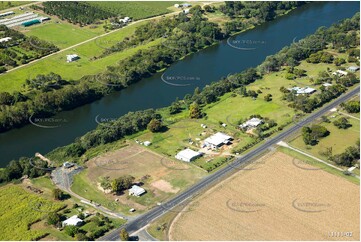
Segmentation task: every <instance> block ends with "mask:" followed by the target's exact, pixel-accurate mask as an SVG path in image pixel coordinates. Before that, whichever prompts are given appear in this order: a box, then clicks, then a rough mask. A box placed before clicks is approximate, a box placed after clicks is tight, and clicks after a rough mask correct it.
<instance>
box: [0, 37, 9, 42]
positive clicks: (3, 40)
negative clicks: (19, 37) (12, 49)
mask: <svg viewBox="0 0 361 242" xmlns="http://www.w3.org/2000/svg"><path fill="white" fill-rule="evenodd" d="M11 39H12V38H11V37H5V38H2V39H0V43H3V42H8V41H10V40H11Z"/></svg>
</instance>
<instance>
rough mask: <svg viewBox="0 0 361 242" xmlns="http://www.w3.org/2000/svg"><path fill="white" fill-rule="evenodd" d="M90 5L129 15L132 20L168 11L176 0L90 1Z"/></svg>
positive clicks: (120, 14) (118, 14) (119, 14)
mask: <svg viewBox="0 0 361 242" xmlns="http://www.w3.org/2000/svg"><path fill="white" fill-rule="evenodd" d="M88 3H89V4H90V5H92V6H94V7H97V8H100V9H102V10H104V11H107V12H111V13H113V14H116V15H117V16H121V17H125V16H129V17H131V18H132V19H134V20H138V19H143V18H149V17H153V16H157V15H161V14H165V13H169V12H170V11H169V10H168V9H167V8H168V7H170V6H172V5H173V4H175V3H177V2H172V1H163V2H153V1H152V2H144V1H142V2H137V1H134V2H121V1H119V2H114V1H112V2H109V1H94V2H93V1H91V2H88Z"/></svg>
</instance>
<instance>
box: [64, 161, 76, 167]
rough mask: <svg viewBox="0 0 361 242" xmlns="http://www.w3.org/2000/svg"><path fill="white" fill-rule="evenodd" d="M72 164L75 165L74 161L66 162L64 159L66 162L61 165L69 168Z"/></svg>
mask: <svg viewBox="0 0 361 242" xmlns="http://www.w3.org/2000/svg"><path fill="white" fill-rule="evenodd" d="M74 165H75V164H74V163H71V162H68V161H66V162H64V163H63V167H64V168H71V167H73V166H74Z"/></svg>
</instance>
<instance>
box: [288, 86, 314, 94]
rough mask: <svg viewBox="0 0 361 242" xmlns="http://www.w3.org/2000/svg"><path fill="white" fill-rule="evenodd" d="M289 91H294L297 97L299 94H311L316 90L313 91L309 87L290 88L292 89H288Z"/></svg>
mask: <svg viewBox="0 0 361 242" xmlns="http://www.w3.org/2000/svg"><path fill="white" fill-rule="evenodd" d="M288 90H289V91H291V92H292V91H296V94H297V95H300V94H312V93H314V92H315V91H316V89H313V88H311V87H292V88H288Z"/></svg>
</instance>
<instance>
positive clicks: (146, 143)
mask: <svg viewBox="0 0 361 242" xmlns="http://www.w3.org/2000/svg"><path fill="white" fill-rule="evenodd" d="M143 144H144V145H145V146H149V145H151V144H152V142H150V141H144V143H143Z"/></svg>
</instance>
